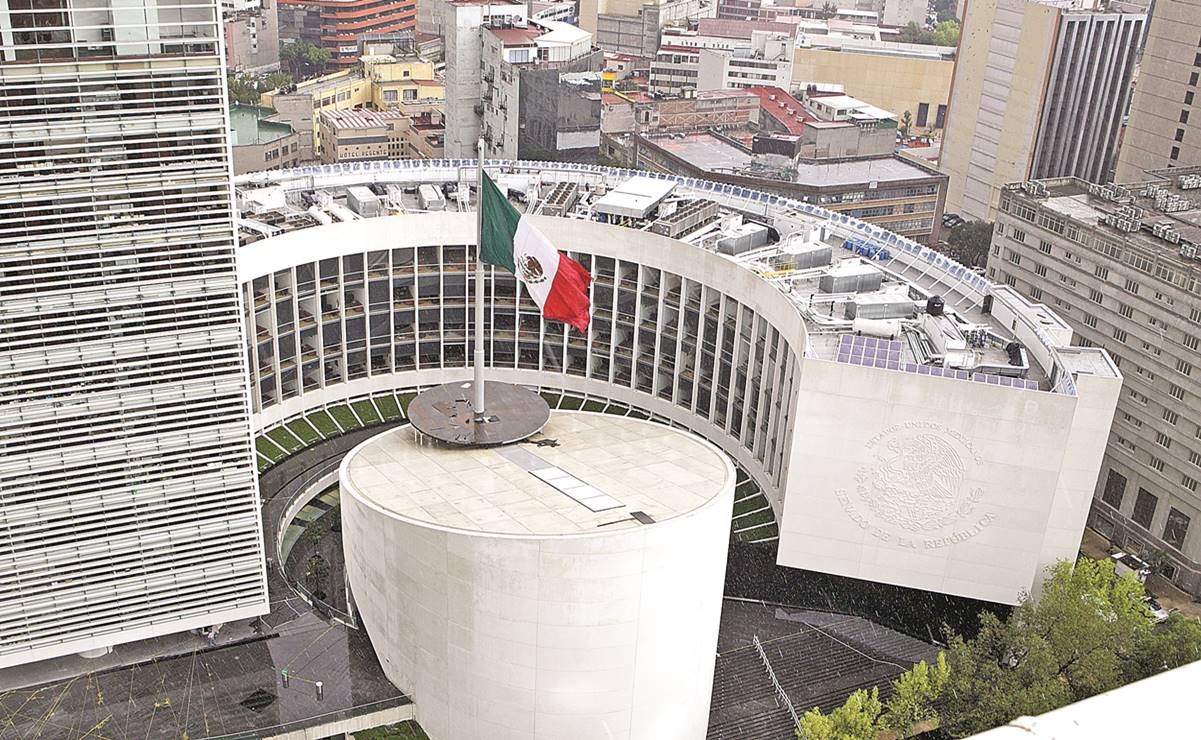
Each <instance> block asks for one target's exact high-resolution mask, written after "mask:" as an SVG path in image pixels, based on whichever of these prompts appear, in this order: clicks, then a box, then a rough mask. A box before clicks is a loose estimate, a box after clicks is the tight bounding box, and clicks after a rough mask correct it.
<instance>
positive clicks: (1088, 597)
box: [939, 558, 1182, 737]
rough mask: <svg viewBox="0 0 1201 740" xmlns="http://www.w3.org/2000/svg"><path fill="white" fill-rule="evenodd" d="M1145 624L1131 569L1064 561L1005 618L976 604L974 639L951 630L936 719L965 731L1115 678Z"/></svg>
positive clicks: (1061, 701)
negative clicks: (1040, 588)
mask: <svg viewBox="0 0 1201 740" xmlns="http://www.w3.org/2000/svg"><path fill="white" fill-rule="evenodd" d="M1152 626H1153V620H1152V618H1151V616H1150V613H1149V612H1148V610H1147V606H1146V604H1145V603H1144V602H1143V587H1142V584H1141V583H1139V582H1138V581H1137V580H1136V579H1135V578H1134V576H1133V574H1130V573H1127V574H1124V575H1121V576H1118V575H1116V574H1115V573H1114V569H1113V564H1112V563H1111V562H1109V561H1097V560H1091V559H1088V558H1082V559H1081V560H1080V561H1079V562H1078V563H1076V564H1075V565H1074V566H1073V564H1071V563H1067V562H1061V563H1059V564H1058V565H1056V566H1055V567H1054V568H1053V569H1052V571H1051V574H1050V577H1048V578H1047V579H1046V580H1045V581H1044V582H1043V591H1042V594H1041V595H1040V596H1039V598H1038V599H1037V600H1034V599H1030V598H1026V599H1024V600H1023V601H1022V603H1021V604H1020V605H1019V606H1018V607H1017V608H1016V609H1015V610H1014V611H1013V613H1012V614H1011V615H1010V616H1009V618H1008V619H1006V620H1005V621H1001V620H1000V619H998V618H997V617H996V616H995V615H993V614H991V613H985V614H982V615H981V617H980V633H979V635H977V636H976V637H975V638H973V639H972V640H966V639H964V638H963V637H960V636H957V635H954V636H952V637H951V639H950V655H949V657H948V659H947V662H948V666H949V669H950V676H949V678H948V680H947V684H946V688H945V690H944V692H943V696H942V699H941V701H940V704H939V715H940V718H941V726H942V729H943V730H944V731H946V732H948V733H949V734H951V735H952V736H954V737H966V736H968V735H974V734H976V733H978V732H983V731H985V730H987V729H989V728H992V727H996V726H998V725H1001V724H1004V723H1006V722H1009V721H1011V720H1013V719H1015V718H1016V717H1019V716H1022V715H1037V714H1043V713H1044V712H1049V711H1051V710H1052V709H1056V708H1058V707H1061V706H1063V705H1065V704H1068V703H1071V702H1074V701H1079V700H1081V699H1084V698H1087V697H1089V696H1093V695H1095V694H1098V693H1101V692H1103V691H1108V690H1110V689H1113V688H1116V687H1118V686H1120V685H1122V683H1123V682H1124V680H1125V678H1124V677H1125V676H1126V675H1128V674H1129V672H1130V669H1129V663H1130V661H1132V660H1136V655H1137V651H1138V648H1139V646H1140V645H1144V644H1146V641H1147V640H1148V639H1149V638H1150V636H1151V629H1152ZM1181 657H1182V656H1181ZM1174 659H1176V658H1175V656H1174Z"/></svg>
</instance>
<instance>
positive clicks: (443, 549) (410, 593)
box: [342, 422, 734, 740]
mask: <svg viewBox="0 0 1201 740" xmlns="http://www.w3.org/2000/svg"><path fill="white" fill-rule="evenodd" d="M632 423H643V424H649V423H651V422H632ZM398 431H399V432H408V430H407V429H401V430H398ZM680 434H684V433H683V432H680ZM698 443H699V444H705V443H703V442H698ZM714 451H715V452H717V450H716V449H715V450H714ZM718 454H720V453H718ZM353 455H354V452H352V453H351V454H350V455H348V456H347V458H346V459H347V460H349V459H350V458H351V457H352V456H353ZM727 466H728V468H727V469H728V474H727V480H726V485H725V488H724V490H723V491H722V492H721V493H720V494H719V495H718V496H716V497H715V498H713V499H710V500H709V502H707V503H706V504H704V505H702V506H701V507H700V508H698V509H695V510H694V511H692V512H689V513H687V514H684V515H681V516H678V517H675V518H672V519H669V520H666V521H662V522H658V523H656V524H653V525H649V526H644V527H639V528H637V529H632V530H629V529H627V530H618V531H614V532H612V533H606V532H602V533H595V534H594V533H588V534H583V535H558V536H545V537H537V536H528V537H527V536H514V535H496V534H488V533H482V532H468V531H464V530H455V529H449V528H442V527H437V526H434V525H429V524H423V523H419V522H416V521H414V520H411V519H403V518H401V517H398V516H396V515H394V514H391V513H389V512H386V511H384V510H382V509H379V508H377V507H376V505H375V504H373V503H369V502H368V501H366V500H365V499H363V498H361V497H360V495H359V494H358V492H357V491H356V490H355V488H354V486H353V485H351V484H350V483H349V482H348V478H347V475H346V469H345V468H346V466H345V463H343V471H342V491H343V496H342V522H343V527H344V532H345V537H344V540H343V541H344V543H345V547H346V570H347V575H348V577H349V581H350V585H351V588H352V589H353V591H354V594H355V601H356V604H357V605H358V607H359V613H360V616H361V617H362V620H363V623H364V624H365V625H366V627H367V629H368V631H369V633H370V634H371V640H372V644H373V646H374V648H375V651H376V654H377V655H378V656H379V658H380V665H381V666H382V667H383V670H384V674H385V675H387V676H388V678H389V679H390V680H391V681H392V682H393V683H395V684H396V685H397V686H398V687H400V688H401V689H402V690H403V691H405V693H407V694H409V695H410V696H412V697H413V699H414V701H415V702H416V704H417V720H418V721H419V722H420V723H421V725H422V727H423V728H424V729H425V730H426V731H427V732H428V733H429V735H430V736H431V737H433V738H437V739H438V740H460V739H461V740H469V739H470V740H476V739H477V738H516V737H523V738H546V739H547V740H560V739H561V738H581V739H583V738H596V739H597V740H602V739H603V740H611V739H618V738H630V739H635V738H637V739H645V740H662V738H668V737H670V738H680V739H681V740H687V739H689V738H694V739H696V740H700V739H701V738H704V737H705V732H706V729H707V726H708V721H709V700H710V695H711V691H712V683H713V671H714V654H715V652H716V648H717V631H718V623H719V621H720V616H721V603H722V584H723V581H724V579H725V563H726V548H727V542H728V537H729V528H730V513H731V509H732V507H733V501H734V470H733V467H732V466H729V465H728V463H727Z"/></svg>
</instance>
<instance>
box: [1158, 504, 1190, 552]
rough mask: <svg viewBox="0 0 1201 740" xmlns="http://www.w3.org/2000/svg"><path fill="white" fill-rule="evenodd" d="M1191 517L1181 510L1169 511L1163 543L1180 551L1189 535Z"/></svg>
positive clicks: (1164, 528)
mask: <svg viewBox="0 0 1201 740" xmlns="http://www.w3.org/2000/svg"><path fill="white" fill-rule="evenodd" d="M1189 521H1190V519H1189V516H1188V514H1185V513H1184V512H1182V511H1180V510H1179V509H1170V510H1169V511H1168V521H1167V522H1166V523H1165V524H1164V525H1163V541H1164V542H1166V543H1168V544H1169V545H1171V546H1172V547H1174V548H1176V549H1177V550H1180V549H1182V548H1183V547H1184V538H1185V536H1186V535H1187V534H1188V525H1189Z"/></svg>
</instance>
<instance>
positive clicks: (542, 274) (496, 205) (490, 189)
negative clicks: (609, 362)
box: [480, 173, 592, 334]
mask: <svg viewBox="0 0 1201 740" xmlns="http://www.w3.org/2000/svg"><path fill="white" fill-rule="evenodd" d="M480 208H482V209H483V211H484V217H483V222H484V224H483V233H482V234H481V235H480V236H481V241H482V243H483V245H482V247H481V249H480V259H481V260H482V261H483V262H484V263H485V264H489V265H496V266H497V267H503V268H505V269H506V270H508V271H509V272H511V273H513V274H514V275H516V276H517V279H518V280H520V281H521V284H522V285H524V286H525V288H526V290H528V291H529V292H530V295H531V296H533V298H534V302H536V303H537V304H538V306H539V307H540V308H541V309H542V315H543V316H545V317H546V318H548V319H555V320H556V321H562V322H564V323H567V324H571V325H572V326H574V327H575V328H576V329H579V330H580V333H581V334H583V333H585V332H587V331H588V321H589V318H590V317H589V309H590V304H589V301H588V284H589V283H590V282H592V276H591V275H589V274H588V271H587V270H585V269H584V268H583V267H582V266H581V265H580V264H579V263H578V262H576V261H574V260H571V259H568V258H567V257H566V256H565V255H563V254H560V253H559V250H557V249H555V247H554V245H553V244H551V243H550V240H549V239H547V238H546V237H545V236H543V234H542V232H541V231H538V229H537V227H535V226H534V224H533V223H532V222H531V221H530V219H529V218H528V217H527V216H523V215H521V214H520V213H518V212H517V209H516V208H514V207H513V206H512V204H510V203H509V199H508V198H506V197H505V196H504V194H503V193H501V192H500V189H499V188H497V187H496V183H494V182H492V178H490V177H488V175H487V173H484V182H483V186H482V187H481V188H480Z"/></svg>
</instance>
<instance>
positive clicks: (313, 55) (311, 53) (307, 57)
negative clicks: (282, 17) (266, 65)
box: [279, 41, 330, 80]
mask: <svg viewBox="0 0 1201 740" xmlns="http://www.w3.org/2000/svg"><path fill="white" fill-rule="evenodd" d="M329 58H330V54H329V50H328V49H322V48H320V47H318V46H314V45H313V44H311V43H309V42H308V41H293V42H291V43H288V44H284V45H283V46H281V47H279V62H280V64H282V65H283V66H284V68H285V69H287V70H288V72H289V73H290V74H291V75H292V78H293V79H297V80H307V79H309V78H310V77H316V76H318V75H320V74H322V73H323V72H325V66H326V64H328V63H329Z"/></svg>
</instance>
